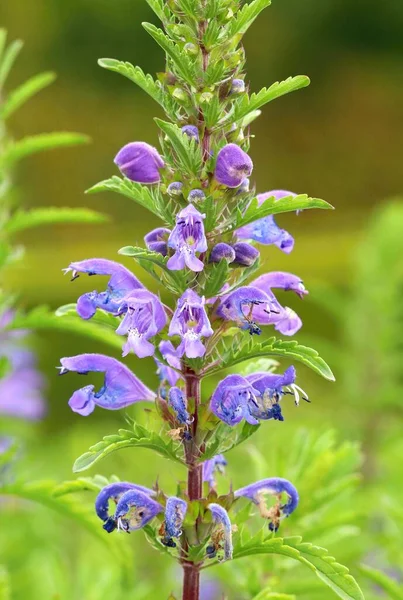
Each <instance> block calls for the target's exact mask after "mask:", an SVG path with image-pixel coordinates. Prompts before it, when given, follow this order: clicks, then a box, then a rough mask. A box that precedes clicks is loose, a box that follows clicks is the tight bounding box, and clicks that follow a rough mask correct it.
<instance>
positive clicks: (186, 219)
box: [167, 204, 207, 272]
mask: <svg viewBox="0 0 403 600" xmlns="http://www.w3.org/2000/svg"><path fill="white" fill-rule="evenodd" d="M204 218H205V215H202V214H201V213H199V211H198V210H196V209H195V207H194V206H193V205H192V204H189V206H187V207H186V208H184V209H183V210H181V212H180V213H179V214H178V216H177V217H176V225H175V227H174V229H173V231H172V233H171V235H170V236H169V240H168V246H169V247H170V248H173V249H174V250H175V254H174V255H173V256H171V258H170V259H169V260H168V262H167V267H168V269H170V270H171V271H180V270H181V269H184V268H185V266H187V267H188V268H189V269H190V270H191V271H196V272H197V271H202V270H203V267H204V265H203V263H202V261H201V260H199V259H198V258H196V255H195V253H196V252H205V251H206V250H207V240H206V236H205V235H204V225H203V219H204Z"/></svg>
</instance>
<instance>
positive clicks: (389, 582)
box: [360, 565, 403, 600]
mask: <svg viewBox="0 0 403 600" xmlns="http://www.w3.org/2000/svg"><path fill="white" fill-rule="evenodd" d="M360 571H361V573H362V574H363V575H365V577H367V578H368V579H369V580H370V581H372V582H373V583H375V584H376V585H377V586H379V587H380V588H382V590H383V591H384V592H386V594H387V596H388V598H391V599H392V600H403V586H402V585H399V584H398V583H397V582H396V581H394V580H393V579H391V578H390V577H388V576H387V575H386V574H385V573H382V571H379V570H378V569H373V568H372V567H369V566H368V565H361V566H360Z"/></svg>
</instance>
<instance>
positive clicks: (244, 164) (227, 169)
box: [214, 144, 253, 188]
mask: <svg viewBox="0 0 403 600" xmlns="http://www.w3.org/2000/svg"><path fill="white" fill-rule="evenodd" d="M252 171H253V162H252V160H251V158H250V157H249V156H248V155H247V154H246V152H244V151H243V150H242V148H240V147H239V146H237V145H236V144H227V145H226V146H224V148H221V150H220V151H219V153H218V155H217V162H216V167H215V172H214V177H215V179H216V180H217V181H218V183H221V184H222V185H225V186H226V187H229V188H237V187H239V186H240V185H241V184H242V182H243V181H244V180H245V179H247V178H248V177H249V176H250V175H251V173H252Z"/></svg>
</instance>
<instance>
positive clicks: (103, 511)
mask: <svg viewBox="0 0 403 600" xmlns="http://www.w3.org/2000/svg"><path fill="white" fill-rule="evenodd" d="M129 490H137V491H139V492H143V493H144V494H147V495H148V496H155V492H154V490H150V489H148V488H146V487H144V486H142V485H136V484H135V483H128V482H127V481H119V482H116V483H110V484H109V485H106V486H105V487H104V488H102V490H101V491H100V492H99V494H98V496H97V498H96V500H95V512H96V513H97V515H98V517H99V518H100V519H101V520H102V521H104V525H103V528H104V529H105V531H107V532H108V533H112V531H114V529H116V521H115V519H114V517H110V516H109V501H110V500H113V501H114V502H115V504H117V503H118V502H119V499H120V498H121V497H122V495H123V494H124V493H125V492H127V491H129Z"/></svg>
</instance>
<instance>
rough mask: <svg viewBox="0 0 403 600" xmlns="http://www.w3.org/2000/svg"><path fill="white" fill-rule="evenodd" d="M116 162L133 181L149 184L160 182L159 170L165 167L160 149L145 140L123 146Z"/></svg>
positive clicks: (116, 157) (122, 171)
mask: <svg viewBox="0 0 403 600" xmlns="http://www.w3.org/2000/svg"><path fill="white" fill-rule="evenodd" d="M114 163H115V165H117V166H118V167H119V169H120V171H121V173H123V175H124V176H125V177H127V178H128V179H130V180H131V181H135V182H137V183H144V184H147V185H148V184H152V183H158V182H159V181H160V180H161V175H160V172H159V170H160V169H162V168H164V167H165V163H164V160H163V158H162V156H161V155H160V154H159V152H158V150H157V149H156V148H154V146H150V144H146V143H145V142H131V143H129V144H126V146H123V148H122V149H121V150H119V152H118V153H117V155H116V156H115V159H114Z"/></svg>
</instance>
